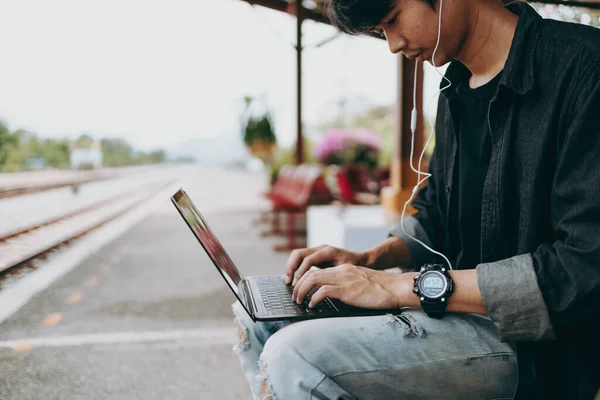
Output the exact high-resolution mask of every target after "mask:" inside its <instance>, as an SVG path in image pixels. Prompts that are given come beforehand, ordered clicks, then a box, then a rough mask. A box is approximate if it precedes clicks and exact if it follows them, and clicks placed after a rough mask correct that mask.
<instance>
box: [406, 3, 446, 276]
mask: <svg viewBox="0 0 600 400" xmlns="http://www.w3.org/2000/svg"><path fill="white" fill-rule="evenodd" d="M443 2H444V0H440V12H439V20H438V35H437V43H436V44H435V49H434V50H433V55H432V56H431V63H432V65H433V67H434V68H435V70H436V72H437V73H438V74H439V75H440V76H441V77H442V79H444V80H446V81H448V85H447V86H444V87H443V88H441V89H440V90H439V91H438V92H437V93H436V94H435V95H434V96H433V97H432V98H431V99H430V100H429V105H428V106H427V110H428V111H429V108H430V107H431V102H432V101H433V99H435V97H436V96H437V95H439V94H440V93H441V92H443V91H444V90H446V89H447V88H449V87H450V85H451V84H452V83H451V82H450V80H449V79H448V78H446V77H445V76H444V75H443V74H442V73H441V72H440V71H439V70H438V67H437V66H436V65H435V53H436V51H437V49H438V46H439V44H440V35H441V32H442V5H443ZM417 63H418V60H415V78H414V85H413V109H412V111H411V114H410V131H411V140H410V168H411V169H412V170H413V171H415V172H416V173H417V175H418V179H417V184H416V185H415V187H414V188H413V190H412V193H411V195H410V198H409V199H408V200H407V201H406V203H404V207H403V209H402V217H401V220H400V227H401V228H402V231H403V232H404V233H405V234H406V235H407V236H408V237H410V238H411V239H413V240H414V241H416V242H417V243H419V244H421V245H422V246H423V247H425V248H426V249H427V250H429V251H430V252H432V253H433V254H437V255H439V256H441V257H443V258H444V260H445V261H446V262H447V263H448V267H449V268H450V269H453V268H452V263H451V262H450V260H448V258H447V257H446V256H445V255H444V254H442V253H440V252H438V251H435V250H434V249H432V248H431V247H429V246H427V245H426V244H425V243H423V242H422V241H420V240H419V239H417V238H415V237H413V236H411V235H410V234H409V233H408V232H406V229H405V228H404V215H405V214H406V207H407V206H408V205H409V204H410V203H411V202H412V200H413V198H414V197H415V195H416V194H417V192H418V190H419V186H420V185H421V183H423V182H425V181H426V180H427V179H429V177H431V174H430V173H428V172H424V171H421V162H422V161H423V156H424V155H425V150H426V149H427V146H428V145H429V142H430V141H431V138H432V137H433V131H434V128H435V127H434V126H433V124H432V122H431V120H430V119H429V116H428V115H427V114H429V112H428V113H427V114H426V117H427V121H428V122H429V125H430V126H431V132H430V133H429V137H428V138H427V141H426V142H425V144H424V145H423V151H422V152H421V155H420V156H419V163H418V165H417V169H415V167H414V166H413V154H414V150H415V131H416V130H417V106H416V104H417V71H418V68H417ZM421 176H423V178H421Z"/></svg>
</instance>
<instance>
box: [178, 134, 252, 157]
mask: <svg viewBox="0 0 600 400" xmlns="http://www.w3.org/2000/svg"><path fill="white" fill-rule="evenodd" d="M167 156H168V158H169V159H171V160H173V159H177V158H182V157H185V158H191V159H194V160H195V161H196V162H199V163H202V164H231V163H238V162H243V161H248V160H250V159H252V156H251V155H250V154H249V153H248V151H247V150H246V148H245V146H244V143H243V141H242V138H241V137H239V136H237V135H225V134H224V135H222V136H216V137H211V138H197V139H188V140H186V141H184V142H181V143H179V144H177V145H175V146H173V147H172V148H170V149H168V150H167Z"/></svg>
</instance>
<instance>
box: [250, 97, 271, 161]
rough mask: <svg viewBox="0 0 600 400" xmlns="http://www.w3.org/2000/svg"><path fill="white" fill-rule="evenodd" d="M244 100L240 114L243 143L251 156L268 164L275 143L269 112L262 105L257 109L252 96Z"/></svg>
mask: <svg viewBox="0 0 600 400" xmlns="http://www.w3.org/2000/svg"><path fill="white" fill-rule="evenodd" d="M244 102H245V105H246V107H245V110H244V113H243V115H242V125H243V133H244V144H245V145H246V147H247V148H248V151H249V152H250V153H251V154H252V155H253V156H255V157H257V158H259V159H260V160H262V161H263V162H264V163H265V164H270V163H271V161H272V159H273V151H274V149H275V146H276V145H277V138H276V137H275V132H274V129H273V123H272V122H271V114H270V112H269V111H268V110H264V107H263V109H262V110H260V111H259V107H257V104H256V103H257V101H255V100H254V99H253V98H252V97H248V96H247V97H245V98H244Z"/></svg>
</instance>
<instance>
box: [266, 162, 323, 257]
mask: <svg viewBox="0 0 600 400" xmlns="http://www.w3.org/2000/svg"><path fill="white" fill-rule="evenodd" d="M265 197H266V198H267V199H269V200H270V202H271V210H270V214H271V225H272V229H271V231H269V232H264V233H263V235H269V234H285V236H286V238H287V241H286V243H285V244H283V245H278V246H276V247H275V250H277V251H289V250H293V249H296V248H299V247H303V246H305V244H302V243H298V241H297V236H298V234H305V233H306V230H303V229H301V227H299V226H298V224H297V220H298V218H299V217H305V216H306V209H307V207H308V206H309V205H314V204H328V203H330V202H331V201H332V200H333V198H332V196H331V193H330V191H329V189H328V188H327V186H326V185H325V181H324V179H323V174H322V170H321V167H319V166H317V165H307V164H302V165H298V166H291V165H285V166H283V167H282V168H281V170H280V171H279V174H278V175H277V178H276V180H275V183H274V184H273V186H272V188H271V190H270V191H269V192H267V193H265ZM282 214H283V215H284V216H285V221H284V229H283V230H282V228H281V223H280V222H281V221H280V217H281V215H282Z"/></svg>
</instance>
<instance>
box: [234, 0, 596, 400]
mask: <svg viewBox="0 0 600 400" xmlns="http://www.w3.org/2000/svg"><path fill="white" fill-rule="evenodd" d="M331 9H332V20H333V21H334V22H335V23H336V25H337V26H338V27H340V28H341V29H342V30H343V31H345V32H348V33H352V34H356V33H366V32H369V31H377V32H379V33H381V34H382V35H384V36H385V38H386V40H387V41H388V43H389V47H390V50H391V51H392V52H393V53H398V52H403V53H404V54H405V55H407V56H409V57H416V58H418V59H419V60H420V61H428V62H430V63H432V64H435V65H438V66H439V65H444V64H446V63H448V62H451V64H450V66H449V67H448V70H447V72H446V78H447V80H449V82H450V86H449V87H448V88H447V89H445V90H443V91H442V94H441V95H440V99H439V105H438V115H437V120H436V147H435V150H434V153H433V156H432V159H431V160H430V164H429V172H430V173H431V174H432V177H431V178H430V179H429V181H428V182H427V185H426V186H425V187H424V188H423V189H421V190H420V191H419V193H418V195H417V197H416V199H415V200H414V202H413V206H414V207H415V208H416V209H417V213H416V214H415V215H413V216H411V217H407V218H406V219H405V224H404V227H405V230H402V229H397V230H395V231H393V232H392V233H391V235H390V237H389V238H388V239H387V240H386V241H384V242H383V243H381V244H380V245H378V246H376V247H375V248H373V249H370V250H369V251H366V252H364V253H352V252H348V251H344V250H341V249H336V248H332V247H328V246H321V247H316V248H310V249H302V250H297V251H294V252H292V254H291V255H290V258H289V261H288V264H287V266H286V275H287V279H288V282H292V283H293V284H294V297H295V299H296V300H297V301H298V302H302V301H303V300H304V299H305V297H306V295H307V293H308V292H309V290H310V289H311V288H312V287H314V286H320V289H319V290H318V291H317V292H316V293H315V294H314V295H313V297H312V299H311V304H312V305H314V304H316V303H318V302H319V301H320V300H322V299H323V298H325V297H326V296H328V297H330V298H336V299H339V300H341V301H343V302H346V303H348V304H352V305H355V306H360V307H366V308H381V309H387V308H394V307H412V308H411V309H410V310H409V311H406V312H403V313H401V314H399V315H396V316H392V315H386V316H381V317H368V318H367V317H361V318H329V319H320V320H311V321H307V322H300V323H295V324H286V323H283V322H280V323H269V324H265V323H257V324H253V323H252V322H251V321H249V319H248V318H247V317H246V316H245V315H244V313H243V311H241V307H240V306H239V305H237V304H236V305H234V311H236V314H237V317H238V318H237V320H236V326H237V330H238V334H239V336H240V340H241V341H240V345H238V346H237V350H238V353H239V354H240V359H241V361H242V366H243V368H244V371H245V373H246V376H247V378H248V379H249V381H250V385H251V387H252V389H253V393H254V396H255V397H256V398H263V397H264V398H269V396H271V398H279V399H292V398H293V399H301V398H307V399H308V398H318V399H329V398H335V399H354V398H358V399H366V398H370V399H387V398H393V399H495V398H513V397H517V398H520V399H553V398H557V399H570V398H573V399H592V398H593V397H594V394H595V393H596V391H597V390H598V388H599V387H600V367H599V366H600V346H599V344H598V342H599V339H600V330H599V327H600V132H599V131H600V31H598V30H596V29H594V28H590V27H585V26H581V25H575V24H567V23H562V22H557V21H552V20H543V19H542V18H540V17H539V16H538V15H537V14H536V13H535V11H534V10H533V9H532V8H531V7H530V6H528V5H526V4H524V3H516V4H513V5H510V6H509V7H508V8H505V7H504V6H503V5H502V4H500V3H499V2H497V1H496V0H445V1H444V2H443V5H442V7H441V11H442V17H441V21H442V22H441V27H440V26H439V24H438V18H439V15H440V14H439V13H440V3H437V2H436V1H435V0H397V1H392V2H391V3H389V2H388V1H387V0H333V1H332V5H331ZM438 28H440V30H439V35H438ZM438 37H439V43H438ZM434 52H435V59H434V60H433V59H432V58H433V56H434ZM445 86H448V82H447V81H446V80H443V81H442V87H445ZM413 238H416V239H418V240H420V241H421V242H422V243H423V244H426V245H427V246H429V247H430V248H432V249H435V250H436V251H437V252H438V253H441V254H444V255H445V256H446V257H447V259H448V260H450V261H451V263H452V267H453V268H454V269H453V270H451V271H447V269H448V265H444V266H443V267H444V268H443V269H442V267H435V269H436V271H437V273H438V275H439V274H442V275H439V278H437V277H436V278H435V279H434V280H430V281H429V282H430V284H429V288H430V289H431V290H433V291H435V290H437V289H436V288H437V287H438V284H439V287H444V293H443V296H444V297H441V298H440V297H438V298H437V299H435V298H434V297H435V296H433V297H431V298H430V297H428V295H427V292H426V289H427V285H425V284H421V283H422V281H423V280H424V279H425V276H426V274H425V272H430V271H425V272H421V273H418V272H404V273H401V274H389V273H386V272H383V271H382V270H384V269H387V268H390V267H396V266H400V267H401V268H402V269H403V271H418V270H419V267H421V266H422V265H424V264H427V263H432V262H438V263H439V262H440V261H441V259H440V258H439V257H437V256H436V255H435V254H433V253H432V252H429V251H428V250H427V249H426V248H425V247H424V246H422V245H421V244H420V243H418V242H416V241H415V240H413ZM444 264H447V263H444ZM312 265H334V267H332V268H325V269H321V270H314V269H310V267H311V266H312ZM415 279H416V282H421V283H419V285H420V286H419V285H415V284H414V282H415ZM451 282H453V285H454V290H453V291H450V290H447V289H448V288H449V287H450V286H449V285H450V283H451ZM444 285H445V286H444ZM415 286H418V287H417V288H415ZM413 290H415V291H417V292H418V294H415V293H414V292H413ZM428 300H432V301H431V302H429V301H428ZM434 300H435V301H434ZM421 307H423V308H424V310H422V309H421ZM441 317H443V318H441ZM255 377H256V378H255Z"/></svg>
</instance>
